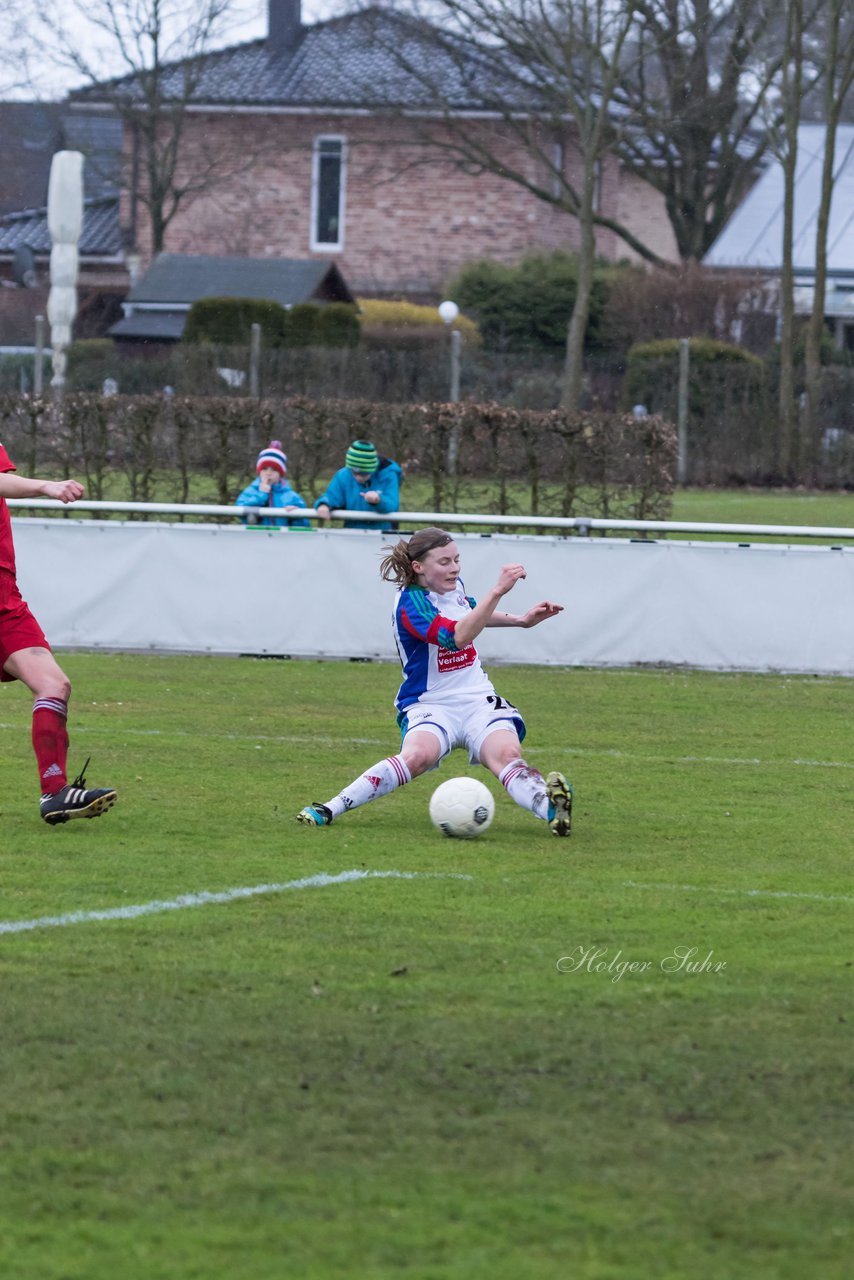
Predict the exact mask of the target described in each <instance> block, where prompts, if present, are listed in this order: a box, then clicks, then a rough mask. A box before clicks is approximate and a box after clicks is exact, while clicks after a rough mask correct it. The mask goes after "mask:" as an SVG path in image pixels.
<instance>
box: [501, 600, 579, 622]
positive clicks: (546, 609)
mask: <svg viewBox="0 0 854 1280" xmlns="http://www.w3.org/2000/svg"><path fill="white" fill-rule="evenodd" d="M559 613H563V605H562V604H553V603H552V601H551V600H541V601H540V603H539V604H535V605H532V606H531V608H530V609H529V610H528V611H527V613H494V614H493V615H492V617H491V618H490V619H489V621H488V622H487V624H486V625H487V626H488V627H525V628H526V629H527V628H528V627H535V626H536V625H537V623H538V622H545V620H546V618H555V617H557V615H558V614H559Z"/></svg>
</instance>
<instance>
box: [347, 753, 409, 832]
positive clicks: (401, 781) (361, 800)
mask: <svg viewBox="0 0 854 1280" xmlns="http://www.w3.org/2000/svg"><path fill="white" fill-rule="evenodd" d="M411 781H412V774H411V773H410V772H409V769H408V768H407V766H406V761H405V760H404V759H403V756H388V757H387V758H386V759H385V760H379V761H377V763H376V764H375V765H372V766H371V768H370V769H366V770H365V772H364V773H363V774H362V775H361V777H359V778H356V779H355V780H354V781H353V782H351V783H350V785H349V787H345V788H344V790H343V791H341V792H339V794H338V795H337V796H333V797H332V799H331V800H327V802H326V807H327V809H330V810H331V811H332V816H333V818H337V817H338V816H339V815H340V814H342V813H346V812H347V810H348V809H358V807H359V805H360V804H367V803H368V801H369V800H376V799H377V798H378V797H379V796H387V795H388V793H389V792H390V791H396V790H397V788H398V787H402V786H404V785H405V783H407V782H411Z"/></svg>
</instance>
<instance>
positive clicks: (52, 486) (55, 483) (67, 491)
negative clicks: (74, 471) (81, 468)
mask: <svg viewBox="0 0 854 1280" xmlns="http://www.w3.org/2000/svg"><path fill="white" fill-rule="evenodd" d="M43 492H44V496H45V497H46V498H56V499H57V500H58V501H59V502H76V501H77V499H78V498H82V497H83V494H84V493H85V492H86V490H85V489H84V488H83V485H82V484H80V482H79V481H78V480H46V481H45V484H44V490H43Z"/></svg>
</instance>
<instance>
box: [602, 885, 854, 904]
mask: <svg viewBox="0 0 854 1280" xmlns="http://www.w3.org/2000/svg"><path fill="white" fill-rule="evenodd" d="M623 886H624V888H626V889H652V890H656V891H660V890H664V891H665V892H671V893H713V894H728V895H731V896H735V897H743V898H802V899H805V900H806V901H808V902H854V898H852V897H847V896H846V895H845V894H843V893H791V892H789V891H788V890H787V889H718V888H716V887H715V886H714V885H702V884H639V883H638V881H637V880H624V881H623Z"/></svg>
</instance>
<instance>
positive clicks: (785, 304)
mask: <svg viewBox="0 0 854 1280" xmlns="http://www.w3.org/2000/svg"><path fill="white" fill-rule="evenodd" d="M784 19H785V22H784V29H783V45H782V51H781V53H782V57H781V61H780V81H779V96H778V99H777V101H776V102H775V104H774V106H773V119H769V120H768V122H767V124H768V145H769V148H770V150H771V151H772V153H773V154H774V155H775V156H776V158H777V160H778V161H779V162H780V165H781V167H782V170H783V244H782V261H781V268H780V384H779V388H778V409H779V415H780V433H779V437H778V440H779V450H778V462H779V467H780V471H781V474H782V475H783V476H784V477H785V478H787V479H791V478H792V477H793V476H794V474H795V471H796V469H797V466H798V458H797V433H796V425H797V420H796V413H795V350H794V347H795V271H794V226H795V176H796V170H797V162H798V125H799V123H800V115H801V106H802V103H803V101H804V97H805V94H806V93H807V91H808V86H807V84H806V83H805V76H804V71H805V66H804V32H805V29H806V21H805V13H804V0H784Z"/></svg>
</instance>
